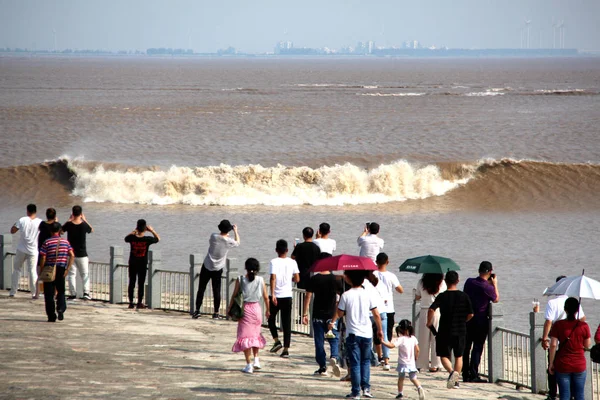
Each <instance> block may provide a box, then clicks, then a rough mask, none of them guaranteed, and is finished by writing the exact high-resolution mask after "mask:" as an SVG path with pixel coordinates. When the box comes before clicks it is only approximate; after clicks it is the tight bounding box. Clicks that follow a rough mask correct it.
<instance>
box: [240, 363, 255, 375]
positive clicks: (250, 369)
mask: <svg viewBox="0 0 600 400" xmlns="http://www.w3.org/2000/svg"><path fill="white" fill-rule="evenodd" d="M242 372H243V373H245V374H253V373H254V368H253V367H252V364H248V365H246V366H245V367H244V368H243V369H242Z"/></svg>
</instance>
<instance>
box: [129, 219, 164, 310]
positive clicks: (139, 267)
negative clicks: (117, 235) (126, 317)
mask: <svg viewBox="0 0 600 400" xmlns="http://www.w3.org/2000/svg"><path fill="white" fill-rule="evenodd" d="M146 231H148V232H150V233H151V234H152V236H146V235H144V233H145V232H146ZM125 241H126V242H127V243H129V244H130V245H131V252H130V253H129V286H128V288H127V293H128V295H129V308H133V291H134V289H135V281H136V278H137V284H138V298H137V308H138V309H140V308H146V305H145V304H144V302H143V300H144V284H145V283H146V272H147V271H146V270H147V269H148V248H149V247H150V245H152V244H154V243H158V242H159V241H160V236H158V233H156V231H155V230H154V229H152V227H151V226H150V225H147V224H146V220H144V219H139V220H138V221H137V225H136V227H135V229H134V230H133V232H131V233H130V234H129V235H127V236H125Z"/></svg>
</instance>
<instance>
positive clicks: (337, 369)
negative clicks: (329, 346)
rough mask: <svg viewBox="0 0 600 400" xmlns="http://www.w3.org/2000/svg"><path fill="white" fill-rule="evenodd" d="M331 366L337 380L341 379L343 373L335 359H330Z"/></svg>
mask: <svg viewBox="0 0 600 400" xmlns="http://www.w3.org/2000/svg"><path fill="white" fill-rule="evenodd" d="M329 366H331V371H332V372H333V375H334V376H335V377H336V378H339V377H340V375H341V374H342V372H341V371H340V366H339V365H338V363H337V360H336V359H335V358H330V359H329Z"/></svg>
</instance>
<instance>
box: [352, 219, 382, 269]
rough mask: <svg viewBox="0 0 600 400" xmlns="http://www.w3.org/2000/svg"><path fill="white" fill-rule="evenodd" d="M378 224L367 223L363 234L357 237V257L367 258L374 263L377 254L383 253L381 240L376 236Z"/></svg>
mask: <svg viewBox="0 0 600 400" xmlns="http://www.w3.org/2000/svg"><path fill="white" fill-rule="evenodd" d="M378 233H379V224H378V223H377V222H371V223H367V224H366V225H365V229H364V230H363V233H362V234H361V235H360V236H359V237H358V239H357V243H358V247H360V253H359V255H360V256H361V257H369V258H370V259H371V260H373V262H376V259H377V254H379V253H381V252H382V251H383V239H382V238H380V237H379V236H377V234H378Z"/></svg>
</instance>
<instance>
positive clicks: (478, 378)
mask: <svg viewBox="0 0 600 400" xmlns="http://www.w3.org/2000/svg"><path fill="white" fill-rule="evenodd" d="M471 382H473V383H488V381H487V379H483V378H482V377H480V376H478V377H476V378H473V379H471Z"/></svg>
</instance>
